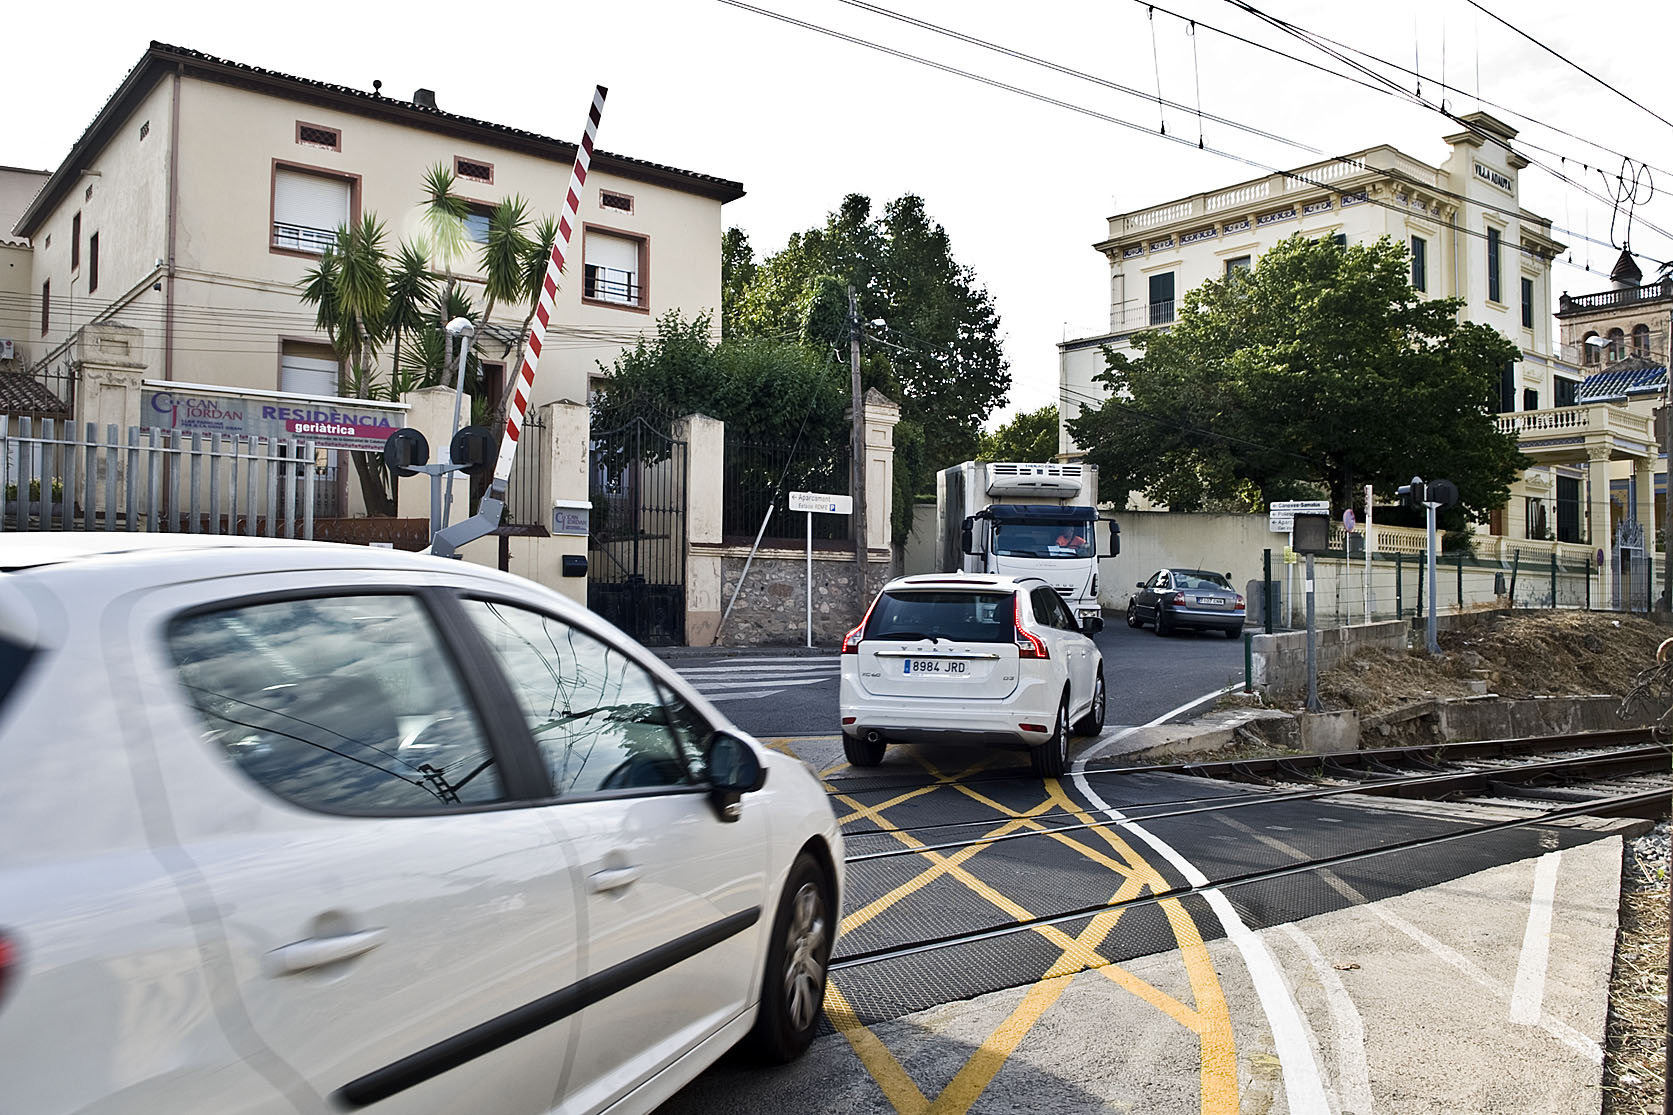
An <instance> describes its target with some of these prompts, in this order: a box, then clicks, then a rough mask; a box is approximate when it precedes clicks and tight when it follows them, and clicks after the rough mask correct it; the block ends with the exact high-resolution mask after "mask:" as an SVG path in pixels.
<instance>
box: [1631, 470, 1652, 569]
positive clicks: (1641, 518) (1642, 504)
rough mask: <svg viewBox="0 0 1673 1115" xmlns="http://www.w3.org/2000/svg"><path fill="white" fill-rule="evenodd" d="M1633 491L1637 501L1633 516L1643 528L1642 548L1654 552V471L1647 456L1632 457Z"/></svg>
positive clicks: (1647, 551)
mask: <svg viewBox="0 0 1673 1115" xmlns="http://www.w3.org/2000/svg"><path fill="white" fill-rule="evenodd" d="M1632 481H1633V491H1634V492H1635V493H1636V494H1637V497H1638V498H1637V502H1636V504H1635V506H1634V507H1633V511H1632V513H1633V516H1634V517H1635V518H1636V519H1637V520H1638V523H1639V525H1640V526H1642V527H1643V528H1644V550H1645V552H1646V553H1654V552H1655V548H1656V543H1655V529H1656V472H1655V462H1654V461H1653V460H1652V459H1650V458H1649V457H1634V458H1633V459H1632Z"/></svg>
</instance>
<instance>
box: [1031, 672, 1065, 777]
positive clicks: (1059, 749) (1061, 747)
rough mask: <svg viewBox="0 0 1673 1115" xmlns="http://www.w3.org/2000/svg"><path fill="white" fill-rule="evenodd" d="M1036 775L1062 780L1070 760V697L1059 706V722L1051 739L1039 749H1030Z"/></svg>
mask: <svg viewBox="0 0 1673 1115" xmlns="http://www.w3.org/2000/svg"><path fill="white" fill-rule="evenodd" d="M1029 758H1030V759H1031V760H1033V763H1034V773H1035V774H1037V775H1039V776H1040V777H1041V778H1062V777H1063V768H1064V767H1065V766H1067V765H1068V760H1069V695H1068V694H1067V693H1065V694H1063V700H1062V701H1060V702H1059V703H1058V706H1057V721H1056V722H1055V723H1054V724H1052V727H1051V738H1050V739H1048V740H1047V741H1046V742H1044V743H1042V744H1040V746H1038V747H1033V748H1030V749H1029Z"/></svg>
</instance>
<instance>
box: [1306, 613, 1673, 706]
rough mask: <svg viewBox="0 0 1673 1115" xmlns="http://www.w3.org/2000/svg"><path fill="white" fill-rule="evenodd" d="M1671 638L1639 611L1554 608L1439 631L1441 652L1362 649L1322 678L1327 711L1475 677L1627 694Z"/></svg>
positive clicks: (1449, 690)
mask: <svg viewBox="0 0 1673 1115" xmlns="http://www.w3.org/2000/svg"><path fill="white" fill-rule="evenodd" d="M1669 635H1673V631H1670V630H1669V629H1668V628H1665V627H1660V626H1658V625H1656V624H1654V623H1652V622H1650V621H1649V620H1647V619H1643V618H1641V617H1638V616H1622V615H1611V614H1609V613H1605V612H1568V611H1556V612H1547V613H1541V614H1533V615H1528V614H1524V615H1515V616H1506V617H1503V618H1499V619H1497V620H1495V621H1493V622H1488V623H1483V624H1481V625H1479V626H1476V627H1469V628H1465V629H1463V630H1460V631H1452V632H1446V633H1444V634H1442V635H1441V637H1440V642H1441V651H1442V653H1441V655H1440V656H1438V657H1435V658H1431V657H1429V656H1428V655H1425V654H1422V653H1414V654H1408V655H1398V656H1395V655H1388V654H1383V653H1380V652H1375V651H1368V652H1361V653H1360V654H1357V655H1355V656H1354V657H1353V658H1351V659H1349V660H1348V661H1346V662H1344V663H1342V664H1341V665H1340V666H1337V667H1336V668H1335V669H1333V670H1330V671H1328V672H1326V673H1325V674H1324V675H1322V676H1321V677H1320V678H1319V697H1320V699H1321V700H1322V701H1323V703H1324V706H1325V707H1326V708H1333V709H1343V708H1353V709H1358V710H1359V711H1360V712H1362V713H1365V712H1378V711H1382V710H1385V709H1390V708H1394V707H1396V706H1399V705H1403V704H1406V703H1408V702H1411V701H1415V700H1424V699H1428V698H1435V697H1465V696H1469V695H1470V693H1471V687H1470V683H1471V682H1472V681H1484V682H1486V683H1487V689H1488V691H1489V692H1492V693H1497V694H1499V695H1500V696H1504V697H1533V696H1584V695H1591V694H1598V693H1608V694H1613V695H1616V696H1620V695H1623V694H1625V693H1626V691H1627V689H1628V687H1629V686H1631V684H1632V682H1633V679H1634V678H1635V677H1636V676H1637V675H1638V673H1639V672H1640V671H1642V670H1643V669H1645V668H1646V667H1648V666H1649V665H1651V664H1652V663H1653V662H1654V661H1655V652H1656V647H1657V646H1659V645H1660V643H1661V641H1662V640H1663V639H1665V638H1667V637H1668V636H1669Z"/></svg>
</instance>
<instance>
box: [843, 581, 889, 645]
mask: <svg viewBox="0 0 1673 1115" xmlns="http://www.w3.org/2000/svg"><path fill="white" fill-rule="evenodd" d="M880 596H881V594H879V597H880ZM877 600H878V597H873V598H872V601H871V607H870V608H867V609H866V615H865V618H864V619H862V620H861V621H860V626H858V627H856V628H854V630H852V631H850V632H849V633H848V634H846V635H844V636H843V637H842V653H844V654H859V653H860V640H861V639H863V638H865V635H866V624H868V623H870V622H871V613H872V610H873V609H875V608H876V607H877Z"/></svg>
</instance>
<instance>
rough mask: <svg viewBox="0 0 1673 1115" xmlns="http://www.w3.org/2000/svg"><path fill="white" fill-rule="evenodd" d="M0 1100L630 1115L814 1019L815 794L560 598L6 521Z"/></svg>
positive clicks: (460, 577) (822, 805)
mask: <svg viewBox="0 0 1673 1115" xmlns="http://www.w3.org/2000/svg"><path fill="white" fill-rule="evenodd" d="M0 770H4V771H5V773H6V779H7V785H8V786H9V787H10V792H9V793H8V794H7V796H6V802H5V805H4V806H3V807H0V1082H3V1084H0V1095H3V1098H0V1108H3V1109H4V1110H6V1111H16V1112H30V1113H31V1115H53V1113H58V1112H70V1111H83V1110H98V1111H101V1112H113V1113H116V1112H134V1113H142V1112H143V1113H150V1112H158V1111H178V1112H210V1111H213V1112H219V1113H255V1112H281V1111H283V1112H292V1113H294V1112H298V1111H307V1112H315V1111H317V1112H326V1111H343V1110H354V1109H359V1108H363V1107H369V1106H373V1105H375V1108H376V1110H377V1111H379V1112H401V1113H417V1112H461V1111H493V1112H495V1113H497V1115H533V1113H537V1112H549V1111H562V1112H566V1113H567V1112H573V1113H577V1115H579V1113H589V1112H602V1111H605V1110H608V1111H610V1112H612V1113H616V1112H629V1111H636V1112H642V1111H649V1110H651V1109H652V1108H654V1107H656V1106H657V1105H658V1104H659V1103H661V1102H662V1101H663V1100H664V1099H666V1098H667V1097H668V1096H669V1095H670V1094H672V1093H673V1092H674V1091H675V1090H676V1089H678V1088H679V1087H680V1086H682V1085H683V1084H684V1083H685V1082H686V1081H688V1080H690V1079H691V1078H692V1077H693V1076H695V1075H696V1074H697V1073H698V1072H700V1071H701V1070H702V1069H703V1068H704V1067H705V1066H706V1065H708V1064H709V1063H711V1062H712V1061H714V1060H715V1059H716V1058H717V1057H719V1056H720V1055H721V1054H722V1053H723V1052H725V1050H726V1049H727V1048H728V1047H730V1046H732V1045H733V1044H734V1043H736V1042H738V1041H739V1040H740V1039H745V1038H747V1039H749V1040H750V1042H751V1044H752V1045H753V1046H754V1047H755V1049H756V1050H757V1051H758V1053H759V1054H761V1055H763V1056H764V1057H766V1058H768V1059H776V1060H782V1059H787V1058H789V1057H792V1056H794V1055H796V1054H797V1053H799V1052H800V1051H801V1050H802V1049H803V1048H804V1047H805V1046H806V1045H807V1043H808V1041H810V1040H811V1038H812V1037H813V1034H814V1031H815V1028H816V1026H817V1024H818V1019H819V1013H820V1005H821V1001H822V998H823V993H824V985H825V970H826V965H827V962H828V960H829V957H830V950H831V944H832V940H833V937H834V935H835V933H836V928H837V924H838V912H839V910H840V906H839V905H838V903H839V901H840V897H839V896H840V887H841V883H842V863H843V851H842V838H841V835H840V832H839V829H838V827H837V824H836V820H835V818H834V817H833V815H832V812H831V807H830V805H829V803H828V800H827V799H826V797H825V795H824V793H823V792H822V791H821V789H820V787H819V785H818V783H817V782H816V781H815V780H814V779H813V778H812V776H811V775H809V774H808V772H807V771H806V770H805V769H804V768H803V767H802V765H801V764H800V763H798V762H796V761H795V760H793V759H791V758H789V757H788V756H784V755H780V754H777V753H774V752H771V751H768V750H766V749H764V748H763V747H761V746H760V745H759V744H758V743H756V742H755V741H754V740H752V739H750V738H749V737H747V736H745V735H744V734H743V733H742V732H740V731H739V730H738V729H737V728H736V727H734V726H733V725H731V724H730V723H729V722H728V721H727V719H726V718H725V716H724V715H723V714H722V713H720V712H719V711H718V710H716V709H715V708H714V707H713V706H712V705H710V704H709V703H708V702H706V701H704V700H703V698H702V697H701V696H699V695H698V694H697V693H696V692H695V691H693V690H692V689H691V688H690V687H689V686H688V685H686V684H685V683H684V682H683V681H682V680H681V679H680V678H679V677H678V676H677V675H676V674H675V673H673V672H672V671H671V670H668V669H667V668H665V667H664V666H663V665H662V664H661V663H660V662H658V661H657V660H656V659H655V658H654V657H652V656H650V655H649V654H647V653H645V652H644V651H643V650H642V649H641V648H640V647H638V646H637V645H636V644H635V643H634V642H633V641H632V640H631V639H628V638H626V637H625V636H624V635H623V634H622V633H621V632H619V631H617V630H616V629H615V628H613V627H611V626H610V625H609V624H607V623H604V622H603V621H601V620H600V619H599V618H598V617H597V616H595V615H593V614H591V613H589V612H587V611H586V610H585V609H583V608H580V607H578V606H577V605H575V604H574V603H573V602H571V601H569V600H567V599H565V598H564V597H562V596H560V595H558V594H557V593H554V592H551V591H548V590H547V589H544V588H542V587H540V586H539V585H535V584H532V583H530V582H528V581H524V580H522V579H520V578H516V577H509V576H506V575H504V574H501V573H497V572H493V571H491V570H486V569H482V568H480V567H478V566H473V565H467V564H464V563H461V562H450V561H443V560H441V559H438V558H429V557H420V556H414V555H406V554H396V553H389V552H386V551H380V550H371V549H366V548H362V547H357V546H331V545H313V544H307V543H284V542H280V543H273V542H266V543H262V542H256V541H255V540H238V539H225V538H217V539H204V538H198V539H190V538H183V537H178V536H175V537H170V536H157V535H138V536H135V535H121V534H103V533H99V534H90V535H78V534H57V535H31V536H26V537H19V536H17V535H6V536H4V537H3V538H0Z"/></svg>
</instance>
